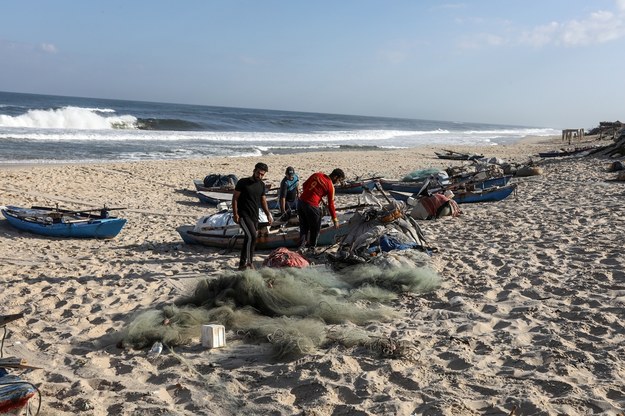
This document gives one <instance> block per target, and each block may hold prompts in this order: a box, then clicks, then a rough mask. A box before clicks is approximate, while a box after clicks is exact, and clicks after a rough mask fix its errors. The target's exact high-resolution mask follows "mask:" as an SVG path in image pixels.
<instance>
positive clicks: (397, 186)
mask: <svg viewBox="0 0 625 416" xmlns="http://www.w3.org/2000/svg"><path fill="white" fill-rule="evenodd" d="M510 179H512V175H504V176H498V177H493V178H486V179H480V180H476V179H474V177H465V178H462V179H455V178H452V180H451V182H450V181H447V185H444V186H440V187H438V189H442V190H443V191H444V190H446V189H451V190H454V189H455V188H458V187H463V188H468V189H486V188H492V187H493V186H505V185H507V184H508V182H510ZM424 186H428V189H433V188H437V186H436V183H434V184H432V183H430V184H427V183H426V182H394V183H387V185H386V188H384V186H383V189H385V190H388V191H398V192H402V193H418V192H419V191H421V190H422V189H423V187H424Z"/></svg>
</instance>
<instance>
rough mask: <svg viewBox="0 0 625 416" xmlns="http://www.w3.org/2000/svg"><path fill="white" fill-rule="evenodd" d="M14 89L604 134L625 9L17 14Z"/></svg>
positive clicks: (321, 6)
mask: <svg viewBox="0 0 625 416" xmlns="http://www.w3.org/2000/svg"><path fill="white" fill-rule="evenodd" d="M2 6H3V7H2V13H1V14H0V62H1V64H0V90H2V91H14V92H28V93H40V94H56V95H70V96H81V97H97V98H116V99H131V100H145V101H159V102H174V103H186V104H205V105H216V106H227V107H247V108H263V109H279V110H293V111H312V112H325V113H339V114H358V115H372V116H389V117H405V118H418V119H432V120H447V121H474V122H487V123H501V124H518V125H530V126H544V127H553V128H591V127H594V126H596V125H598V123H599V122H600V121H614V120H617V119H619V120H625V97H624V96H623V93H624V92H625V76H624V75H623V74H624V73H625V53H624V51H625V0H618V1H615V0H516V1H514V0H508V1H501V0H483V1H464V2H445V1H427V0H411V1H408V0H379V1H374V0H333V1H325V0H316V1H297V0H290V1H289V0H283V1H278V0H245V1H238V0H219V1H213V0H188V1H185V0H177V1H173V0H167V1H165V0H149V1H144V0H108V1H97V2H96V1H74V0H55V1H49V0H4V1H3V2H2Z"/></svg>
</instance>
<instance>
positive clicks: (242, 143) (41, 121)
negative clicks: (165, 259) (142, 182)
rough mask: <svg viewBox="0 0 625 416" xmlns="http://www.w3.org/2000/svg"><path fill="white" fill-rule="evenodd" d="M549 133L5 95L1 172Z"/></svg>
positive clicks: (1, 100)
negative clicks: (15, 167)
mask: <svg viewBox="0 0 625 416" xmlns="http://www.w3.org/2000/svg"><path fill="white" fill-rule="evenodd" d="M558 134H560V131H559V130H555V129H552V128H545V127H531V126H506V125H497V124H485V123H471V122H456V121H435V120H420V119H405V118H388V117H369V116H358V115H344V114H323V113H309V112H297V111H277V110H263V109H250V108H233V107H215V106H205V105H189V104H172V103H156V102H145V101H128V100H111V99H99V98H81V97H64V96H52V95H37V94H22V93H14V92H0V164H36V163H76V162H103V161H142V160H169V159H198V158H209V157H243V156H261V155H266V154H285V153H299V152H311V151H340V150H370V149H401V148H410V147H415V146H420V145H423V144H428V145H436V146H440V147H441V148H442V149H444V148H445V147H446V146H453V145H494V146H495V145H500V144H504V143H511V142H515V141H517V140H519V139H520V138H522V137H525V136H528V135H533V136H551V135H558Z"/></svg>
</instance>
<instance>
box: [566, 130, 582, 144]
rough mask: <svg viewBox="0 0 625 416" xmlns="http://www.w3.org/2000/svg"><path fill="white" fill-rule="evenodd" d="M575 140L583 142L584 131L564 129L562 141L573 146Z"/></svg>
mask: <svg viewBox="0 0 625 416" xmlns="http://www.w3.org/2000/svg"><path fill="white" fill-rule="evenodd" d="M574 138H577V141H581V140H582V139H583V138H584V129H564V130H562V141H565V140H566V141H568V143H569V144H571V141H573V139H574Z"/></svg>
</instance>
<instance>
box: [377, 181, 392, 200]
mask: <svg viewBox="0 0 625 416" xmlns="http://www.w3.org/2000/svg"><path fill="white" fill-rule="evenodd" d="M375 189H377V190H378V191H380V193H381V194H382V196H383V197H384V199H386V202H388V203H389V204H392V203H393V202H392V201H391V200H390V198H389V197H388V195H386V192H384V189H383V188H382V185H381V184H380V182H377V181H376V183H375Z"/></svg>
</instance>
